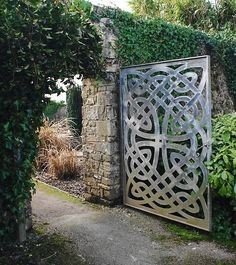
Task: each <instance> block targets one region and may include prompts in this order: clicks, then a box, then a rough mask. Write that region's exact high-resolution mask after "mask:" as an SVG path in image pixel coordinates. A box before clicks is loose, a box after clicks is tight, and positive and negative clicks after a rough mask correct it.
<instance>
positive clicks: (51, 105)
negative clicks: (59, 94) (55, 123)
mask: <svg viewBox="0 0 236 265" xmlns="http://www.w3.org/2000/svg"><path fill="white" fill-rule="evenodd" d="M63 106H65V104H64V102H63V101H61V102H57V101H54V100H51V101H49V102H48V104H47V106H46V108H45V110H44V112H43V114H44V115H45V117H46V118H48V119H50V120H51V119H52V118H53V116H54V115H55V113H56V112H57V111H58V110H59V109H60V108H61V107H63Z"/></svg>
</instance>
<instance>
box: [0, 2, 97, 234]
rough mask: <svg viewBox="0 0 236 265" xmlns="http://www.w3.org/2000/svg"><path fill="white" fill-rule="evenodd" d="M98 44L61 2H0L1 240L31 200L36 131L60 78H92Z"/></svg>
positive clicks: (87, 27)
mask: <svg viewBox="0 0 236 265" xmlns="http://www.w3.org/2000/svg"><path fill="white" fill-rule="evenodd" d="M100 57H101V45H100V37H99V36H98V34H97V32H96V29H95V27H94V26H93V25H92V24H91V23H90V22H89V21H88V19H87V18H86V17H85V16H84V14H83V12H81V13H80V12H79V11H73V12H70V11H69V7H67V6H65V5H63V4H62V3H61V2H59V1H56V0H55V1H52V0H42V1H37V0H35V1H27V0H5V1H0V60H1V63H0V124H1V126H0V139H1V141H0V150H1V152H0V161H1V162H0V163H1V171H0V217H1V218H0V237H1V236H4V235H8V236H9V234H10V233H13V232H14V229H15V227H16V225H15V224H16V221H17V218H18V217H19V215H20V213H21V212H22V210H23V208H24V204H25V201H26V200H27V199H29V198H30V197H31V193H30V192H31V190H32V188H33V183H32V179H31V174H32V171H33V162H34V158H35V156H36V152H37V148H36V147H37V143H38V136H37V134H36V129H37V128H38V127H39V126H40V125H41V122H42V113H43V110H44V109H45V106H46V103H47V102H48V99H47V98H46V96H45V94H51V93H55V92H59V91H58V89H57V87H56V86H55V83H56V80H57V79H58V78H64V77H69V76H71V75H73V74H76V73H78V72H79V73H80V74H83V75H84V76H87V77H91V76H96V75H97V74H98V73H99V69H101V65H100Z"/></svg>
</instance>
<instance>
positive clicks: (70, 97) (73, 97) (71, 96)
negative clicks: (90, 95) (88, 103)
mask: <svg viewBox="0 0 236 265" xmlns="http://www.w3.org/2000/svg"><path fill="white" fill-rule="evenodd" d="M66 108H67V117H68V118H69V121H70V122H69V124H70V126H71V127H72V128H73V129H74V130H75V131H76V132H77V133H78V135H80V134H81V130H82V95H81V87H80V86H72V87H71V88H69V89H68V90H67V93H66Z"/></svg>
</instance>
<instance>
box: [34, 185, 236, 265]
mask: <svg viewBox="0 0 236 265" xmlns="http://www.w3.org/2000/svg"><path fill="white" fill-rule="evenodd" d="M59 195H60V194H59ZM64 197H65V196H64ZM64 197H63V196H61V195H60V196H58V194H55V193H53V194H50V193H48V191H47V192H46V191H45V190H41V189H38V190H37V192H36V195H34V197H33V203H32V206H33V215H34V218H36V219H37V220H39V221H42V222H47V223H49V226H48V228H49V231H55V230H56V231H57V232H59V233H61V234H63V235H65V236H68V237H70V238H71V239H72V240H73V241H74V242H75V243H76V247H77V248H78V252H79V253H80V254H82V256H83V257H84V258H85V260H86V261H87V263H88V264H91V265H132V264H135V265H148V264H151V265H156V264H160V265H165V264H166V265H172V264H174V265H178V264H179V265H180V264H181V265H192V264H194V265H195V264H198V265H201V264H202V265H203V264H204V265H206V264H207V265H211V264H212V265H213V264H214V265H215V264H216V265H223V264H224V265H233V264H236V254H235V253H232V252H228V251H226V250H225V249H223V248H220V247H219V246H217V245H216V244H215V243H213V242H207V241H200V242H191V241H187V242H186V241H182V240H179V239H177V238H176V237H175V236H174V235H172V234H171V233H170V232H168V231H167V230H166V228H165V226H164V224H163V221H161V220H160V219H159V218H157V217H154V216H150V215H147V214H145V213H141V212H138V211H135V210H131V209H127V208H124V207H122V206H120V207H116V208H107V207H92V206H90V205H89V204H83V203H78V202H76V203H75V202H71V201H69V200H68V199H67V198H64Z"/></svg>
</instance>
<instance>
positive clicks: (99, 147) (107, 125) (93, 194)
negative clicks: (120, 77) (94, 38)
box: [81, 19, 121, 204]
mask: <svg viewBox="0 0 236 265" xmlns="http://www.w3.org/2000/svg"><path fill="white" fill-rule="evenodd" d="M110 23H111V22H110V20H109V19H101V22H100V24H99V29H100V30H101V34H102V36H103V56H104V58H105V63H106V77H105V78H104V79H103V80H91V79H85V80H84V82H83V89H82V98H83V108H82V114H83V128H82V135H81V136H82V145H83V156H84V160H83V175H84V182H85V185H86V193H85V198H86V199H87V200H100V201H104V202H106V203H109V204H111V203H113V202H115V201H117V200H119V198H120V195H121V191H120V190H121V186H120V151H119V147H120V141H119V139H120V137H119V115H118V113H119V111H118V110H119V106H118V103H119V95H118V92H119V87H118V85H117V80H116V76H117V71H118V70H119V66H118V64H117V60H116V56H115V49H114V48H115V47H114V45H115V40H116V39H115V36H114V34H113V32H112V30H111V27H109V25H110Z"/></svg>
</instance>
